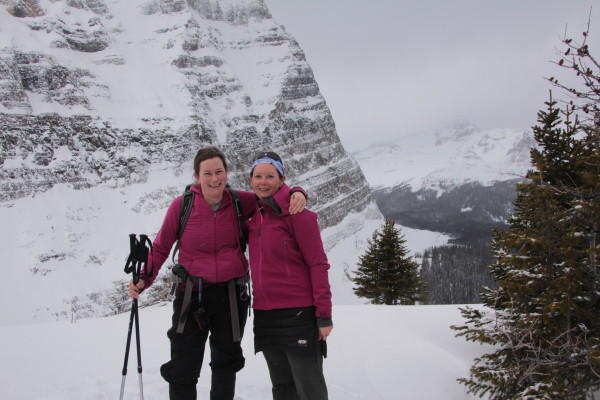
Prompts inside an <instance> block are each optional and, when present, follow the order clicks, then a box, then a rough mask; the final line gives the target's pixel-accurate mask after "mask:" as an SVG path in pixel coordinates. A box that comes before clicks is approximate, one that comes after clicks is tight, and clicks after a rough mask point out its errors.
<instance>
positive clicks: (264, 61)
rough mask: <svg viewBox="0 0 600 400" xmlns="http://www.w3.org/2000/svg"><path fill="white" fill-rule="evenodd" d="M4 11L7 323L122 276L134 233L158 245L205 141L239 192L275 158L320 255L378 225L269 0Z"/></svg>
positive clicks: (58, 313)
mask: <svg viewBox="0 0 600 400" xmlns="http://www.w3.org/2000/svg"><path fill="white" fill-rule="evenodd" d="M0 5H1V7H0V71H1V72H2V73H1V74H0V131H1V135H2V143H1V146H0V166H1V168H0V217H1V218H0V220H1V221H2V224H1V228H0V239H1V244H0V246H1V247H0V258H2V259H3V261H4V262H3V264H2V270H3V277H4V278H5V279H2V280H1V283H0V301H1V302H2V304H5V305H6V304H11V303H13V304H11V306H10V307H6V306H3V307H2V308H1V309H0V312H1V313H2V318H1V322H0V324H11V323H23V322H29V321H31V320H36V321H43V320H48V319H55V318H59V317H62V316H64V315H65V314H66V313H67V310H69V309H71V308H73V307H83V309H85V307H84V306H85V305H86V304H82V303H86V302H87V303H89V302H90V300H91V297H94V298H97V297H98V296H100V293H101V292H102V291H103V290H107V289H110V288H114V287H115V285H116V284H117V281H119V282H122V281H125V280H126V279H127V277H126V276H125V274H124V272H123V263H124V259H125V257H126V256H127V254H128V251H129V248H128V235H129V234H130V233H137V234H140V233H145V234H148V235H149V236H150V237H151V238H153V237H154V235H155V234H156V233H157V231H158V228H159V227H160V224H161V222H162V218H163V216H164V212H165V210H166V207H167V206H168V204H169V203H170V201H171V200H172V199H173V198H174V197H175V196H177V195H178V194H180V193H181V192H182V190H183V188H184V187H185V185H186V184H188V183H190V182H191V180H192V173H193V171H192V160H193V157H194V155H195V153H196V151H197V149H198V148H200V147H204V146H207V145H214V146H218V147H220V148H221V149H223V150H224V151H225V153H226V154H227V156H228V161H229V163H230V169H231V173H230V174H229V181H230V183H231V184H232V186H233V187H234V188H237V189H245V188H247V171H248V166H249V165H250V161H251V159H252V158H253V157H254V156H255V154H256V152H257V151H260V150H263V149H271V150H274V151H277V152H278V153H279V154H280V155H281V156H282V158H283V159H284V161H285V163H286V165H287V169H288V182H290V183H291V184H293V185H299V186H302V187H304V188H305V189H306V190H307V191H308V192H309V194H310V203H309V206H310V208H311V209H312V210H314V211H316V212H317V213H318V214H319V221H320V224H321V227H322V228H323V229H327V228H331V229H332V230H334V231H335V233H333V234H331V235H329V234H326V235H325V234H324V235H325V236H327V237H329V236H331V239H327V238H326V240H328V241H329V242H328V244H327V246H328V247H329V248H331V247H332V245H333V243H334V242H333V241H339V240H342V239H344V238H347V239H349V240H358V239H356V238H355V237H353V235H355V234H358V233H359V232H360V231H361V230H363V229H366V228H365V226H366V225H369V227H368V230H369V234H370V233H371V232H372V231H373V230H374V229H375V228H374V227H373V226H374V224H378V223H379V222H378V221H379V220H380V218H381V215H380V213H379V211H378V210H377V208H376V206H375V203H374V201H373V198H372V197H371V194H370V188H369V185H368V184H367V181H366V180H365V178H364V175H363V174H362V171H361V170H360V168H359V165H358V163H357V162H356V161H355V160H354V159H353V158H352V156H351V155H350V154H349V153H347V152H346V150H345V149H344V147H343V146H342V144H341V142H340V140H339V138H338V135H337V133H336V130H335V124H334V121H333V118H332V116H331V113H330V111H329V108H328V106H327V104H326V102H325V99H324V98H323V96H322V95H321V93H320V91H319V87H318V84H317V82H316V81H315V79H314V76H313V73H312V70H311V68H310V66H309V65H308V64H307V62H306V60H305V56H304V53H303V51H302V49H301V48H300V47H299V45H298V43H297V42H296V41H295V40H294V38H293V37H292V36H291V35H289V34H288V33H287V32H286V31H285V29H284V28H283V27H282V26H280V25H278V24H277V23H276V22H275V21H274V20H273V19H272V18H271V15H270V13H269V10H268V9H267V7H266V6H265V4H264V2H263V1H262V0H219V1H211V0H188V1H184V0H170V1H156V0H126V1H125V0H120V1H116V0H115V1H104V0H0ZM374 221H377V222H374ZM339 226H343V227H344V228H343V229H340V228H339ZM336 227H338V228H336ZM357 251H358V250H357ZM351 256H356V253H355V251H353V252H351V253H349V254H348V255H347V257H351ZM339 262H340V263H341V264H342V265H343V263H344V262H346V261H344V260H339ZM347 262H348V263H352V264H353V263H354V262H355V261H354V260H350V259H348V261H347ZM340 276H342V274H341V275H340ZM340 279H341V278H340ZM346 286H348V285H346ZM23 290H26V291H27V292H29V293H32V295H31V296H27V298H26V299H24V300H23V301H19V302H16V303H15V302H11V299H14V298H15V297H16V296H17V295H18V294H19V293H21V292H22V291H23ZM354 301H355V302H356V300H354ZM95 307H96V308H97V305H96V306H95ZM105 307H108V305H105ZM101 311H102V310H101ZM104 311H108V310H104Z"/></svg>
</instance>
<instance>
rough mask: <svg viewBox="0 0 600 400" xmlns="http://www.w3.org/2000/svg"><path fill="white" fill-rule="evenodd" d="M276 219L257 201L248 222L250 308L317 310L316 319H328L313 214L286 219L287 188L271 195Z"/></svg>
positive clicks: (326, 287)
mask: <svg viewBox="0 0 600 400" xmlns="http://www.w3.org/2000/svg"><path fill="white" fill-rule="evenodd" d="M274 199H275V201H276V202H277V204H278V205H279V208H280V209H281V213H282V214H281V215H279V214H278V213H277V212H276V211H275V210H273V208H271V206H269V205H268V204H266V203H264V202H262V201H260V202H258V204H259V205H260V206H262V212H261V211H258V208H257V211H256V212H255V213H254V216H253V217H252V218H251V219H250V220H249V221H248V229H249V240H248V244H249V249H250V269H251V276H252V289H253V296H254V297H253V308H255V309H257V310H273V309H281V308H291V307H307V306H315V307H316V316H317V317H327V318H331V289H330V286H329V278H328V271H329V262H328V261H327V256H326V255H325V250H324V249H323V242H322V240H321V233H320V231H319V224H318V222H317V214H315V213H314V212H312V211H309V210H304V211H302V212H301V213H300V214H295V215H290V214H289V212H288V210H289V201H290V188H289V187H288V186H287V185H285V184H284V185H283V187H282V188H281V189H280V190H279V191H278V192H277V193H275V196H274Z"/></svg>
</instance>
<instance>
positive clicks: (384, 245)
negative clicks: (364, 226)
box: [352, 219, 426, 305]
mask: <svg viewBox="0 0 600 400" xmlns="http://www.w3.org/2000/svg"><path fill="white" fill-rule="evenodd" d="M394 224H395V223H394V220H391V219H386V220H385V223H384V226H383V229H382V231H381V233H380V232H379V231H375V232H374V233H373V237H372V238H371V240H369V248H368V249H367V251H366V252H365V254H364V255H362V256H361V257H360V259H359V264H358V265H359V268H358V269H357V270H356V271H355V273H354V274H355V276H354V278H352V281H353V282H354V283H355V284H356V285H357V286H356V287H355V288H354V293H355V294H356V295H357V296H358V297H364V298H367V299H371V303H373V304H389V305H391V304H393V305H396V304H415V302H417V301H425V300H426V285H425V282H423V280H422V279H421V276H420V273H419V266H418V264H417V263H416V262H414V261H413V260H412V258H411V257H409V256H408V250H407V249H406V246H405V243H406V240H405V239H404V237H403V236H401V235H400V230H399V229H396V228H395V226H394Z"/></svg>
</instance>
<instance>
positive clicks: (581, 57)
mask: <svg viewBox="0 0 600 400" xmlns="http://www.w3.org/2000/svg"><path fill="white" fill-rule="evenodd" d="M586 38H587V34H586V33H584V40H583V42H582V44H576V43H574V42H573V41H572V40H570V39H565V40H564V41H563V43H564V45H565V46H566V49H567V50H566V51H565V52H564V54H563V57H562V58H561V61H559V62H558V65H561V66H563V67H566V68H568V69H571V70H573V71H575V72H576V74H577V76H579V77H582V78H583V82H584V88H583V89H568V90H567V92H568V93H570V95H571V97H572V99H573V100H572V101H569V102H562V103H560V106H559V103H558V102H556V101H554V100H553V99H552V96H551V98H550V100H549V101H548V102H547V103H546V108H545V110H542V111H540V112H539V113H538V125H537V126H535V127H534V129H533V134H534V137H535V140H536V142H537V144H538V148H537V149H533V150H532V151H531V161H532V165H533V167H534V169H532V170H530V171H529V172H528V173H527V178H528V179H527V182H526V183H523V184H519V185H517V197H516V199H515V202H514V214H513V215H512V217H511V218H510V220H509V228H508V230H506V231H495V232H494V234H493V239H492V245H491V248H492V255H493V259H494V262H493V263H492V265H491V266H490V270H491V273H492V275H493V277H494V279H495V280H496V282H497V283H498V285H499V286H498V288H497V289H494V290H488V291H487V292H486V293H484V294H483V295H482V299H483V303H484V304H485V305H486V306H487V307H489V310H488V309H474V308H465V309H462V314H463V317H464V318H465V319H466V323H465V324H464V325H463V326H453V329H455V330H457V331H459V333H458V335H459V336H464V337H465V338H466V339H467V340H472V341H477V342H481V343H488V344H492V345H494V346H495V347H494V349H495V351H493V352H492V353H489V354H485V355H483V356H482V357H480V358H478V359H476V360H475V363H474V365H473V366H472V368H471V374H470V376H469V377H468V378H461V379H459V381H461V382H462V383H463V384H465V385H466V386H467V387H468V388H469V392H471V393H475V394H478V395H480V396H483V395H485V394H487V395H488V397H489V398H490V399H492V400H500V399H591V398H593V393H594V391H596V390H598V389H599V388H600V269H599V267H598V264H597V257H598V254H599V253H600V248H599V246H598V243H597V239H596V236H597V234H598V232H599V231H598V229H599V228H600V113H599V110H598V104H599V102H600V65H598V63H597V62H596V61H595V59H594V58H593V57H592V56H591V55H590V53H589V50H588V47H587V45H586ZM549 80H550V81H551V82H552V83H553V84H554V85H555V86H558V87H561V88H563V89H567V88H565V87H563V86H561V84H560V83H559V82H558V81H557V80H556V79H554V78H550V79H549Z"/></svg>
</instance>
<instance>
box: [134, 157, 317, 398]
mask: <svg viewBox="0 0 600 400" xmlns="http://www.w3.org/2000/svg"><path fill="white" fill-rule="evenodd" d="M194 178H195V181H196V185H194V186H193V187H192V188H191V190H192V192H194V193H195V196H194V198H193V203H192V208H191V212H190V215H189V218H188V220H187V222H186V224H185V227H184V230H183V232H182V234H181V237H180V238H179V260H178V261H179V263H178V266H181V268H180V272H181V274H180V275H183V276H180V277H182V278H183V279H184V280H185V281H187V282H188V283H189V288H188V290H189V292H188V294H189V296H186V291H185V286H186V285H185V284H181V285H180V286H179V290H177V294H176V297H175V300H174V302H173V318H172V327H171V329H169V331H168V333H167V335H168V337H169V339H170V342H171V360H170V361H169V362H167V363H166V364H163V365H162V367H161V369H160V372H161V375H162V376H163V378H164V379H165V380H166V381H167V382H169V398H170V399H171V400H195V399H196V384H197V382H198V377H199V376H200V369H201V367H202V360H203V358H204V348H205V345H206V342H207V340H208V339H209V334H210V340H209V343H210V349H211V362H210V367H211V371H212V380H211V393H210V398H211V399H213V400H217V399H220V400H232V399H233V397H234V393H235V380H236V373H237V372H238V371H239V370H240V369H242V368H243V367H244V364H245V359H244V356H243V354H242V348H241V346H240V340H241V335H243V331H244V326H245V323H246V315H247V311H248V298H247V297H248V296H244V293H245V292H244V290H245V287H246V280H247V273H248V261H247V260H246V257H245V255H244V253H243V251H242V249H241V246H240V229H239V223H238V218H237V213H236V211H235V209H234V204H233V199H232V195H231V193H230V192H229V191H228V190H225V187H226V183H227V162H226V160H225V155H224V154H223V153H222V152H221V151H220V150H218V149H216V148H212V147H209V148H204V149H200V150H199V151H198V153H197V154H196V157H195V159H194ZM238 193H239V195H240V200H241V203H242V211H243V218H244V219H248V218H250V217H251V216H252V215H253V214H254V212H255V210H256V198H255V196H254V194H253V193H251V192H238ZM297 196H298V203H296V205H295V206H294V207H291V208H290V212H298V211H301V210H302V209H303V208H304V205H305V204H306V199H305V196H304V195H302V194H298V195H297ZM182 201H183V199H182V196H179V197H177V198H176V199H175V200H173V202H172V203H171V205H170V206H169V209H168V210H167V214H166V216H165V219H164V222H163V224H162V226H161V228H160V231H159V232H158V235H157V236H156V238H155V239H154V242H153V246H152V251H151V253H150V255H149V257H148V264H147V266H146V267H145V270H143V271H142V273H141V276H140V281H139V282H138V284H137V285H134V284H133V282H130V284H129V292H130V295H131V297H133V298H137V297H138V296H139V294H140V292H141V291H142V290H143V289H145V288H147V287H149V286H150V285H151V284H152V283H153V282H154V280H155V278H156V276H157V275H158V272H159V270H160V268H161V267H162V265H163V263H164V262H165V261H166V259H167V258H168V257H169V254H170V252H171V249H172V247H173V245H174V244H175V242H176V241H177V234H178V230H179V219H180V209H181V204H182ZM175 269H176V268H174V271H175ZM188 278H189V279H188ZM236 309H237V315H235V310H236ZM234 327H235V329H234ZM234 332H235V333H237V335H234ZM236 336H237V337H236Z"/></svg>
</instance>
